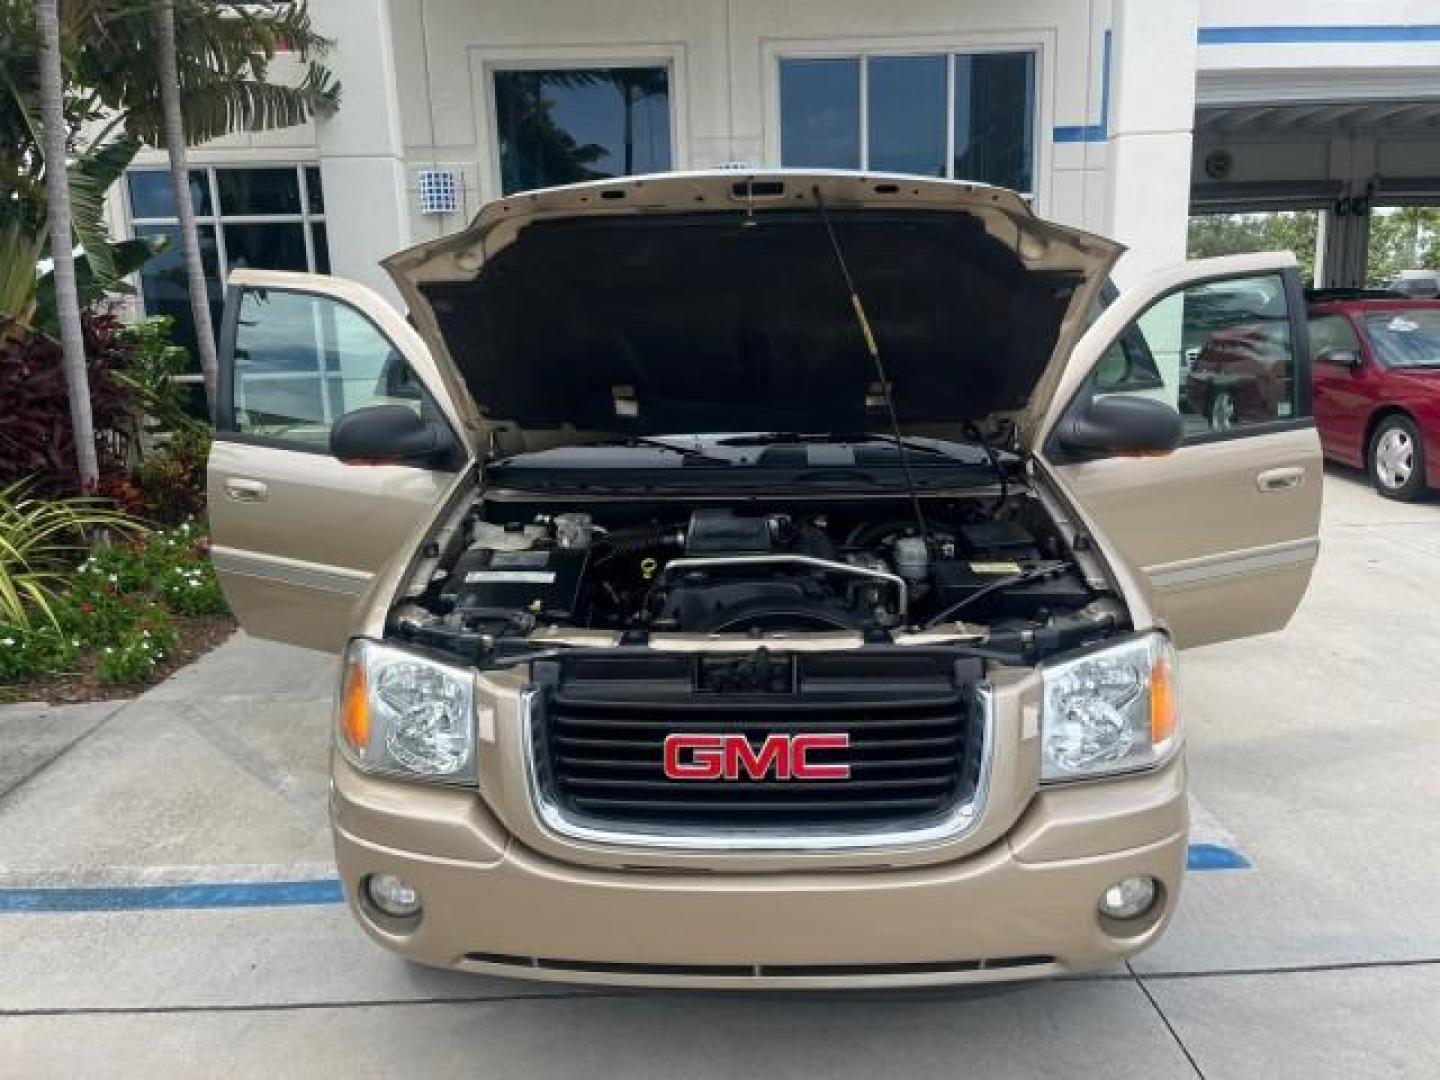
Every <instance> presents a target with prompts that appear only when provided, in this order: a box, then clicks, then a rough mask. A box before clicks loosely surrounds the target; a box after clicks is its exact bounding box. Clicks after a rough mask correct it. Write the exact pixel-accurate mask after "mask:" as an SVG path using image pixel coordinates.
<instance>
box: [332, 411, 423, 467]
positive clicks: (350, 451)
mask: <svg viewBox="0 0 1440 1080" xmlns="http://www.w3.org/2000/svg"><path fill="white" fill-rule="evenodd" d="M330 453H332V454H334V455H335V456H336V457H337V458H339V459H340V460H341V461H343V462H345V464H347V465H434V464H438V463H440V462H441V461H442V460H444V459H446V458H448V457H449V454H450V434H449V432H448V431H447V430H446V428H445V427H444V426H443V425H442V424H439V423H437V422H435V421H430V420H425V419H422V418H421V417H420V416H419V415H417V414H416V412H415V410H414V409H411V408H409V407H408V406H405V405H370V406H368V407H366V408H363V409H355V410H354V411H353V412H348V413H346V414H345V415H344V416H342V417H341V418H340V419H339V420H337V421H336V422H335V426H334V427H332V428H331V429H330Z"/></svg>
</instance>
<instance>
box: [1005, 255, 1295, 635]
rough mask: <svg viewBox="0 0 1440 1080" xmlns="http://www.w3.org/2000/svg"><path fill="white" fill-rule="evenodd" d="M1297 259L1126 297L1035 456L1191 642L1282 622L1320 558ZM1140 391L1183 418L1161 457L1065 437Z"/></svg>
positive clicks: (1190, 270) (1070, 383)
mask: <svg viewBox="0 0 1440 1080" xmlns="http://www.w3.org/2000/svg"><path fill="white" fill-rule="evenodd" d="M1309 363H1310V357H1309V348H1308V346H1307V338H1306V323H1305V307H1304V300H1303V294H1302V292H1301V287H1300V282H1299V279H1298V276H1297V272H1296V268H1295V259H1294V256H1293V255H1291V254H1289V253H1282V254H1275V253H1269V254H1259V255H1237V256H1226V257H1224V258H1218V259H1207V260H1203V261H1199V262H1191V263H1187V264H1184V265H1181V266H1178V267H1175V268H1173V269H1169V270H1165V271H1162V272H1159V273H1156V274H1152V275H1150V276H1149V277H1146V278H1144V279H1143V280H1141V281H1140V282H1138V283H1137V284H1136V285H1135V286H1134V287H1132V288H1130V289H1128V290H1126V291H1125V292H1123V293H1121V294H1120V296H1119V297H1117V298H1116V299H1115V300H1114V301H1113V302H1112V303H1111V304H1110V305H1109V306H1108V307H1107V308H1106V309H1105V311H1104V312H1103V313H1102V314H1101V315H1100V317H1099V318H1098V319H1097V320H1096V321H1095V322H1094V323H1093V324H1092V325H1091V326H1090V328H1089V329H1088V330H1087V331H1086V332H1085V334H1084V335H1083V336H1082V337H1081V339H1080V340H1079V342H1078V343H1077V344H1076V346H1075V347H1074V349H1073V350H1072V352H1071V355H1070V360H1069V364H1068V366H1067V368H1066V371H1065V373H1064V375H1063V377H1062V380H1061V384H1060V387H1059V392H1058V393H1057V394H1056V395H1055V397H1054V398H1053V400H1052V402H1051V404H1050V407H1049V408H1048V410H1047V412H1046V414H1045V416H1044V417H1043V419H1042V422H1041V423H1040V424H1039V425H1038V426H1037V427H1036V428H1035V429H1034V431H1033V432H1031V435H1030V446H1031V449H1032V450H1033V451H1035V452H1036V456H1037V457H1038V458H1039V461H1040V464H1041V467H1042V468H1044V469H1045V470H1047V471H1048V472H1049V473H1050V474H1051V476H1052V477H1053V478H1054V479H1055V480H1056V482H1057V484H1058V485H1059V487H1060V488H1061V489H1062V490H1063V491H1064V492H1065V494H1066V495H1067V496H1068V497H1069V498H1070V500H1071V502H1072V503H1074V504H1075V505H1076V506H1077V507H1078V508H1079V509H1080V510H1081V511H1082V515H1083V516H1084V517H1088V518H1089V522H1090V525H1091V526H1092V527H1093V528H1094V529H1095V531H1096V532H1097V533H1098V534H1099V535H1100V536H1102V537H1104V538H1105V540H1106V541H1108V542H1109V544H1111V545H1113V549H1114V550H1112V551H1111V552H1110V554H1111V556H1112V557H1116V558H1118V559H1120V560H1121V561H1123V562H1124V563H1125V564H1127V565H1128V567H1129V568H1130V570H1131V571H1132V572H1133V573H1134V574H1136V575H1137V576H1138V577H1139V578H1140V579H1141V580H1142V581H1144V582H1146V583H1147V585H1148V589H1149V593H1150V601H1151V604H1152V608H1153V610H1154V611H1155V612H1156V614H1157V616H1158V617H1159V618H1160V619H1161V620H1162V621H1163V622H1164V623H1166V624H1167V625H1168V626H1169V628H1170V630H1171V632H1172V634H1173V635H1174V636H1175V638H1176V641H1177V642H1178V643H1179V644H1180V645H1182V646H1190V645H1203V644H1207V643H1210V642H1216V641H1224V640H1227V639H1230V638H1238V637H1245V636H1248V635H1250V634H1259V633H1264V632H1266V631H1271V630H1278V629H1280V628H1281V627H1283V626H1284V625H1285V624H1286V622H1287V621H1288V620H1289V618H1290V616H1291V615H1292V614H1293V613H1294V611H1295V609H1296V607H1297V606H1298V605H1299V603H1300V599H1301V597H1302V596H1304V594H1305V589H1306V586H1307V585H1308V584H1309V580H1310V574H1311V570H1312V569H1313V567H1314V565H1315V559H1316V556H1317V554H1318V551H1319V540H1318V532H1319V520H1320V494H1321V481H1322V471H1321V459H1320V442H1319V439H1318V437H1317V436H1316V433H1315V425H1314V421H1313V419H1312V416H1311V408H1310V371H1309ZM1109 394H1138V395H1142V396H1145V397H1150V398H1157V399H1159V400H1162V401H1164V402H1166V403H1167V404H1169V405H1171V406H1173V407H1175V408H1176V409H1177V410H1178V411H1179V412H1180V414H1181V417H1182V419H1183V420H1184V423H1185V435H1184V437H1183V439H1182V442H1181V444H1180V446H1179V448H1178V449H1176V450H1175V451H1174V452H1173V453H1172V454H1169V455H1167V456H1165V457H1120V456H1087V455H1082V454H1077V453H1075V452H1073V451H1069V450H1067V449H1066V447H1065V446H1064V445H1063V444H1062V442H1061V440H1060V439H1059V438H1058V437H1057V436H1056V430H1057V427H1058V426H1059V425H1060V422H1061V420H1062V418H1064V417H1065V416H1066V415H1067V413H1068V412H1069V411H1070V410H1073V409H1080V408H1083V407H1084V406H1085V405H1086V404H1088V403H1089V402H1090V401H1091V400H1093V399H1094V398H1096V397H1099V396H1103V395H1109Z"/></svg>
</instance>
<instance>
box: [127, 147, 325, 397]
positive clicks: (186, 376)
mask: <svg viewBox="0 0 1440 1080" xmlns="http://www.w3.org/2000/svg"><path fill="white" fill-rule="evenodd" d="M319 168H320V163H319V162H318V161H315V160H313V159H297V158H291V159H289V160H285V161H272V160H260V161H244V162H231V161H213V162H191V163H190V165H189V171H190V172H192V173H195V172H202V171H203V172H204V174H205V189H206V192H207V193H208V194H209V196H210V213H209V214H201V213H198V212H197V213H196V215H195V223H196V225H197V226H201V227H203V226H206V225H209V226H210V227H211V228H213V229H214V230H215V264H216V267H217V269H218V270H219V273H220V280H219V285H220V295H221V298H222V302H223V299H224V297H225V296H226V295H227V293H228V289H229V287H228V285H227V282H228V280H229V278H230V271H231V270H232V269H233V267H231V265H230V253H229V251H228V249H227V248H226V246H225V225H226V224H227V223H228V224H234V225H299V226H300V228H301V232H302V233H303V234H304V238H305V265H306V267H307V269H306V271H305V272H306V273H310V274H316V273H321V271H319V270H317V269H316V268H315V234H314V231H313V226H315V225H320V226H323V227H324V228H325V231H326V238H325V240H326V245H327V247H328V245H329V241H330V237H329V224H328V220H329V219H328V216H327V214H328V208H327V210H325V211H322V212H320V213H318V214H316V213H312V212H311V210H310V176H309V172H310V170H311V169H319ZM265 169H291V170H293V171H294V172H295V173H296V176H297V179H298V181H299V185H300V187H299V191H300V212H299V213H298V214H226V213H224V212H223V210H222V208H221V206H220V180H219V177H218V175H217V173H219V172H221V171H250V172H253V171H259V170H265ZM142 172H143V173H161V174H163V175H165V176H166V177H167V178H168V176H169V168H168V167H167V166H165V165H160V164H156V165H132V166H131V167H130V168H128V169H126V170H125V172H124V173H123V174H122V176H121V183H120V188H121V192H122V196H121V198H122V204H123V206H124V209H125V232H126V235H127V236H128V237H129V238H130V239H132V240H133V239H135V238H136V237H138V236H139V232H138V231H137V230H139V229H141V228H146V227H154V226H161V227H172V226H173V227H175V228H178V227H179V225H180V219H179V218H178V217H154V216H143V215H138V214H136V213H135V206H134V203H133V201H132V199H131V194H130V176H131V174H133V173H142ZM321 188H322V197H323V188H324V183H323V181H322V183H321ZM133 278H134V282H133V284H134V288H135V303H136V305H137V308H138V310H139V312H140V313H141V314H142V315H144V316H147V317H148V316H149V315H150V314H151V312H150V309H149V307H148V305H147V302H146V299H145V276H144V273H143V271H142V270H137V271H136V272H135V273H134V275H133ZM218 344H219V341H218V340H217V346H218ZM203 381H204V376H203V375H202V374H201V373H199V372H182V373H181V374H179V375H176V376H175V382H177V383H181V384H185V383H191V384H199V383H200V382H203Z"/></svg>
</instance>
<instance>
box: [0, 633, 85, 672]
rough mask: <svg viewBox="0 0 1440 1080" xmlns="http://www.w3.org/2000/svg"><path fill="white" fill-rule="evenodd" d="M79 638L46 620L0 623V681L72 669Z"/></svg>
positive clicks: (77, 652) (77, 651) (74, 664)
mask: <svg viewBox="0 0 1440 1080" xmlns="http://www.w3.org/2000/svg"><path fill="white" fill-rule="evenodd" d="M79 652H80V641H79V639H78V638H72V637H70V636H68V635H66V634H64V633H63V632H61V631H60V630H58V629H56V627H54V626H52V625H50V624H48V623H37V624H34V625H32V626H0V683H10V682H21V681H22V680H25V679H35V678H39V677H40V676H43V675H51V674H55V673H57V672H64V671H73V670H75V666H76V658H77V657H78V655H79Z"/></svg>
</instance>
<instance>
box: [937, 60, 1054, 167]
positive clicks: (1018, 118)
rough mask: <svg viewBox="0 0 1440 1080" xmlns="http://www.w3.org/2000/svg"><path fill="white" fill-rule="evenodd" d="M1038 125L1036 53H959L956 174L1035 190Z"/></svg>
mask: <svg viewBox="0 0 1440 1080" xmlns="http://www.w3.org/2000/svg"><path fill="white" fill-rule="evenodd" d="M1034 131H1035V54H1034V53H1028V52H1026V53H979V54H976V55H974V56H957V57H955V168H954V172H953V174H952V175H954V176H956V177H958V178H960V179H962V180H979V181H981V182H983V183H986V184H998V185H1000V186H1001V187H1008V188H1014V189H1015V190H1016V191H1030V190H1032V185H1033V183H1034V180H1033V174H1032V167H1033V166H1032V160H1031V159H1032V147H1033V145H1034Z"/></svg>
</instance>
